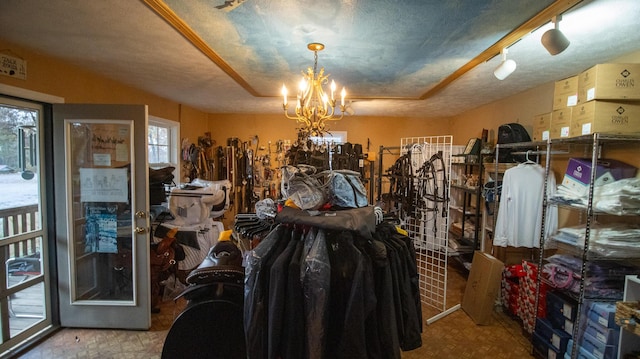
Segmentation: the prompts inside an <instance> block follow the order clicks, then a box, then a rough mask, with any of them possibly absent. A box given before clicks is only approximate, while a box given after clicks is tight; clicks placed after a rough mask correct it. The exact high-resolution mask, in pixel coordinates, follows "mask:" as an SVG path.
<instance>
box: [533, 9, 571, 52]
mask: <svg viewBox="0 0 640 359" xmlns="http://www.w3.org/2000/svg"><path fill="white" fill-rule="evenodd" d="M552 21H553V23H554V24H555V27H554V28H553V29H550V30H547V32H545V33H544V34H542V38H541V39H540V41H541V42H542V46H544V48H545V49H547V51H549V53H550V54H551V55H552V56H555V55H557V54H559V53H561V52H562V51H564V50H566V49H567V47H569V44H570V43H571V42H569V39H567V37H566V36H564V34H563V33H562V31H560V26H559V22H560V17H554V18H553V20H552Z"/></svg>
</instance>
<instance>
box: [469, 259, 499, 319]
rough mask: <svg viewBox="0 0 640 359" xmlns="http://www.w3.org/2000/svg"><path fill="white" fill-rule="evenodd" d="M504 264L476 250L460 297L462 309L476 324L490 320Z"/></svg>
mask: <svg viewBox="0 0 640 359" xmlns="http://www.w3.org/2000/svg"><path fill="white" fill-rule="evenodd" d="M503 268H504V264H503V263H502V262H501V261H500V260H498V259H497V258H495V257H494V256H492V255H490V254H488V253H484V252H481V251H476V252H475V253H474V255H473V261H472V262H471V271H470V272H469V278H468V279H467V286H466V288H465V291H464V296H463V298H462V310H464V311H465V312H466V313H467V314H468V315H469V316H470V317H471V319H473V321H474V322H475V323H476V324H489V323H491V321H492V313H493V306H494V304H495V302H496V299H497V298H498V293H499V291H500V281H501V279H502V270H503Z"/></svg>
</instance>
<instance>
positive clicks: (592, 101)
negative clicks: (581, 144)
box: [533, 63, 640, 141]
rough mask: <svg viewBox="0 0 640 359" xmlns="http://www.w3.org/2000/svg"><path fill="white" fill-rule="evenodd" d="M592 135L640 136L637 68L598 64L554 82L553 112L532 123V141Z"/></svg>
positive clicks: (639, 68)
mask: <svg viewBox="0 0 640 359" xmlns="http://www.w3.org/2000/svg"><path fill="white" fill-rule="evenodd" d="M636 82H638V86H636V85H635V83H636ZM595 132H601V133H611V134H639V133H640V64H628V63H621V64H616V63H614V64H599V65H595V66H593V67H591V68H589V69H587V70H585V71H583V72H581V73H580V74H578V75H575V76H572V77H569V78H566V79H563V80H560V81H556V83H555V88H554V99H553V111H552V112H550V113H544V114H540V115H537V116H535V117H534V121H533V140H534V141H546V140H547V139H554V138H563V137H576V136H582V135H589V134H592V133H595Z"/></svg>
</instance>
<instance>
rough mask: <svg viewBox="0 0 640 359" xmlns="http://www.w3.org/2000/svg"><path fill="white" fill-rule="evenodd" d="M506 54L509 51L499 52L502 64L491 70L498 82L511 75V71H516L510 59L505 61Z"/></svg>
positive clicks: (513, 62)
mask: <svg viewBox="0 0 640 359" xmlns="http://www.w3.org/2000/svg"><path fill="white" fill-rule="evenodd" d="M508 52H509V51H508V50H507V49H502V51H500V54H501V55H502V62H500V65H498V67H496V69H495V70H493V74H494V75H495V77H496V78H497V79H498V80H504V79H506V78H507V76H509V75H511V74H512V73H513V71H515V70H516V62H515V61H513V60H511V59H508V60H507V53H508Z"/></svg>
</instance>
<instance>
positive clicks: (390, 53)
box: [0, 0, 640, 117]
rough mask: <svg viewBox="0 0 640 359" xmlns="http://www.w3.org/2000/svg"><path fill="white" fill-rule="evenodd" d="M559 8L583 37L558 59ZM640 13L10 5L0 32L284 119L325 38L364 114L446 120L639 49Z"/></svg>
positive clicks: (275, 3) (632, 5)
mask: <svg viewBox="0 0 640 359" xmlns="http://www.w3.org/2000/svg"><path fill="white" fill-rule="evenodd" d="M576 2H578V3H579V4H578V5H576V6H573V7H572V6H571V5H573V3H576ZM567 7H571V9H569V10H567V11H566V12H564V9H565V8H567ZM557 9H562V11H563V12H564V15H563V19H562V22H561V23H560V28H561V30H562V31H563V32H564V33H565V34H566V35H567V37H568V38H569V39H570V41H571V45H570V46H569V48H568V49H567V50H566V51H565V52H563V53H561V54H559V55H556V56H551V55H549V53H548V52H546V50H545V49H544V48H543V47H542V45H541V44H540V36H541V35H542V33H543V32H544V30H546V29H548V28H550V27H551V25H550V24H545V23H548V21H549V20H550V17H551V16H552V15H554V14H552V13H551V12H553V11H556V10H557ZM638 18H640V1H638V0H592V1H587V0H585V1H582V2H580V1H577V0H573V1H569V0H564V1H553V0H492V1H491V0H487V1H479V0H478V1H469V0H453V1H441V0H438V1H434V0H405V1H399V0H377V1H371V0H369V1H363V0H298V1H295V0H271V1H270V0H244V1H243V0H233V1H224V0H164V1H161V0H142V1H131V0H110V1H86V0H67V1H63V0H50V1H40V0H3V1H0V38H3V39H5V40H8V41H10V42H14V43H17V44H21V45H23V46H25V47H27V48H30V49H33V50H34V51H36V52H38V53H44V54H48V55H51V56H55V57H58V58H61V59H63V60H66V61H69V62H71V63H73V64H76V65H78V66H81V67H83V68H87V69H90V70H92V71H94V72H97V73H100V74H102V75H104V76H107V77H110V78H113V79H115V80H118V81H120V82H123V83H126V84H129V85H132V86H135V87H138V88H141V89H144V90H146V91H148V92H151V93H154V94H157V95H159V96H163V97H166V98H169V99H172V100H175V101H177V102H179V103H183V104H186V105H189V106H192V107H195V108H198V109H201V110H203V111H206V112H211V113H279V112H280V111H281V99H280V95H279V91H280V87H281V86H282V84H283V83H286V84H287V86H288V87H290V88H294V87H295V85H296V84H297V82H298V80H299V78H300V75H301V72H302V71H305V70H306V69H307V68H308V67H310V66H312V65H313V53H312V52H311V51H309V50H307V48H306V45H307V44H308V43H310V42H321V43H324V44H325V45H326V49H325V50H324V51H322V52H320V53H319V54H318V65H319V67H324V68H325V70H326V72H327V73H329V74H331V77H330V79H334V80H335V81H336V82H337V83H338V85H339V86H345V87H346V88H347V92H348V98H349V99H351V100H352V101H353V102H352V104H351V106H352V108H353V110H354V112H355V114H356V115H365V116H416V117H444V116H453V115H457V114H459V113H461V112H464V111H466V110H469V109H473V108H475V107H478V106H481V105H483V104H486V103H490V102H492V101H495V100H498V99H501V98H504V97H507V96H510V95H513V94H515V93H519V92H522V91H525V90H527V89H530V88H532V87H536V86H538V85H540V84H543V83H548V82H550V81H554V80H559V79H562V78H564V77H567V76H571V75H574V74H576V73H578V72H580V71H582V70H584V69H586V68H588V67H590V66H592V65H594V64H596V63H602V62H607V61H611V60H612V59H615V58H617V57H619V56H621V55H624V54H628V53H632V52H635V51H640V23H639V22H638V20H637V19H638ZM540 26H541V27H540ZM538 27H540V28H539V29H538V30H536V31H533V32H532V33H530V34H529V31H530V30H534V29H536V28H538ZM523 35H525V36H524V37H523V38H522V40H520V41H517V39H519V38H520V37H521V36H523ZM514 36H515V37H514ZM502 46H510V48H509V55H508V57H509V58H512V59H514V60H515V61H516V62H517V63H518V67H517V69H516V71H515V72H514V73H513V74H512V75H511V76H510V77H508V78H507V79H506V80H504V81H499V80H497V79H496V78H495V77H494V76H493V69H494V68H495V67H496V66H497V65H498V64H499V62H500V56H496V55H497V54H498V52H499V51H500V48H501V47H502ZM8 50H11V49H8ZM0 51H3V50H2V49H0ZM26 60H27V62H28V61H29V59H28V58H27V59H26Z"/></svg>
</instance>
